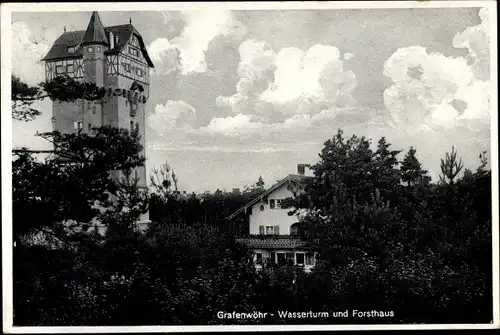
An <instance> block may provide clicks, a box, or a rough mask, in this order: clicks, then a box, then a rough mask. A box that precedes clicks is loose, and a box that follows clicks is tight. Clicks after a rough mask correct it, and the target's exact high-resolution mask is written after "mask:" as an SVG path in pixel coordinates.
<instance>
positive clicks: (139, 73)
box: [135, 68, 142, 77]
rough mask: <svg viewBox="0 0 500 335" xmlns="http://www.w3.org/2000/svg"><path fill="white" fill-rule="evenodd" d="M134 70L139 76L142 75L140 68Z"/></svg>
mask: <svg viewBox="0 0 500 335" xmlns="http://www.w3.org/2000/svg"><path fill="white" fill-rule="evenodd" d="M135 71H136V73H137V75H138V76H139V77H142V69H140V68H136V69H135Z"/></svg>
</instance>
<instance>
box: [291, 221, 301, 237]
mask: <svg viewBox="0 0 500 335" xmlns="http://www.w3.org/2000/svg"><path fill="white" fill-rule="evenodd" d="M299 232H300V222H295V223H294V224H293V225H291V226H290V235H295V236H296V235H299Z"/></svg>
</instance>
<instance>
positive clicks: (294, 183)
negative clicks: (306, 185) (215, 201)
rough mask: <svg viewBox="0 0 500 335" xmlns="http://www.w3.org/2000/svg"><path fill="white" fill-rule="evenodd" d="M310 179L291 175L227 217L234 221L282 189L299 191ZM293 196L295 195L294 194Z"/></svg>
mask: <svg viewBox="0 0 500 335" xmlns="http://www.w3.org/2000/svg"><path fill="white" fill-rule="evenodd" d="M307 178H309V177H306V176H304V175H294V174H290V175H288V176H286V177H285V178H283V179H281V180H280V181H278V182H277V183H276V184H274V185H273V186H271V187H270V188H269V189H268V190H267V191H265V192H264V193H263V194H261V195H259V196H258V197H256V198H254V199H252V200H251V201H250V202H248V203H247V204H246V205H245V206H243V207H242V208H240V209H239V210H237V211H236V212H234V213H233V214H231V215H230V216H228V217H227V219H228V220H232V219H234V218H235V217H236V216H238V215H240V214H242V213H246V212H247V210H248V208H253V205H254V204H256V203H261V202H263V201H266V200H265V199H267V198H268V197H269V195H270V194H272V193H273V192H275V191H276V190H278V189H281V187H285V188H288V187H291V189H293V190H299V189H300V188H301V187H302V184H303V182H304V181H305V180H306V179H307ZM292 194H293V193H292Z"/></svg>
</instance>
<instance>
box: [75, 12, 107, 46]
mask: <svg viewBox="0 0 500 335" xmlns="http://www.w3.org/2000/svg"><path fill="white" fill-rule="evenodd" d="M81 44H82V45H86V44H104V45H109V40H108V37H107V34H106V32H105V31H104V26H103V25H102V22H101V18H100V17H99V14H98V13H97V12H92V16H91V17H90V22H89V25H88V26H87V30H86V31H85V35H83V39H82V43H81Z"/></svg>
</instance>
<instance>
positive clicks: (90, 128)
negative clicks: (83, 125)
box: [89, 122, 92, 132]
mask: <svg viewBox="0 0 500 335" xmlns="http://www.w3.org/2000/svg"><path fill="white" fill-rule="evenodd" d="M90 131H92V123H90V122H89V132H90Z"/></svg>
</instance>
